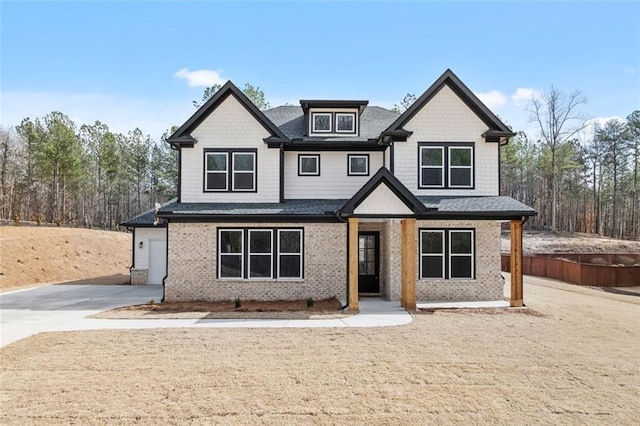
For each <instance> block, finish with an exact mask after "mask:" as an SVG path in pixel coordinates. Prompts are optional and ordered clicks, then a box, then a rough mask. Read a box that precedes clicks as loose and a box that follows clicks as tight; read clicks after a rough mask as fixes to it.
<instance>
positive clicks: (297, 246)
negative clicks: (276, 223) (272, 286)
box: [278, 229, 302, 278]
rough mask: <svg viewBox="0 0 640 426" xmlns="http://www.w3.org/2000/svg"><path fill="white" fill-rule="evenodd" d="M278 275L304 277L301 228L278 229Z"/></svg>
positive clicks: (281, 276)
mask: <svg viewBox="0 0 640 426" xmlns="http://www.w3.org/2000/svg"><path fill="white" fill-rule="evenodd" d="M278 277H280V278H302V230H301V229H278Z"/></svg>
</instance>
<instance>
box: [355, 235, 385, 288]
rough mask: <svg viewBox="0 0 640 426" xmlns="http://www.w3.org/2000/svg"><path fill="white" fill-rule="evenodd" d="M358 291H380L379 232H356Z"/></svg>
mask: <svg viewBox="0 0 640 426" xmlns="http://www.w3.org/2000/svg"><path fill="white" fill-rule="evenodd" d="M358 292H359V293H380V233H379V232H359V233H358Z"/></svg>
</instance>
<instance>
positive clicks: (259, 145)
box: [181, 96, 280, 203]
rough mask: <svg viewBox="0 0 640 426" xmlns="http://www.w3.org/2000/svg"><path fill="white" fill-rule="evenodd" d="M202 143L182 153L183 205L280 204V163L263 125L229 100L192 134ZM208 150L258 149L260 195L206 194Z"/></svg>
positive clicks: (232, 98)
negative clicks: (218, 203)
mask: <svg viewBox="0 0 640 426" xmlns="http://www.w3.org/2000/svg"><path fill="white" fill-rule="evenodd" d="M191 135H192V136H193V137H194V138H195V139H196V140H197V141H198V142H197V143H196V144H195V146H194V147H193V148H183V149H182V164H181V172H182V176H181V178H182V180H181V183H182V188H181V189H182V191H181V201H182V202H183V203H198V202H204V203H206V202H220V203H223V202H264V203H274V202H278V201H279V198H280V197H279V176H278V175H279V159H280V153H279V150H277V149H269V148H267V146H266V144H265V143H264V141H263V139H264V138H266V137H268V136H269V132H267V130H265V128H264V127H262V125H261V124H260V123H258V122H257V121H256V119H255V118H254V117H253V116H252V115H251V114H250V113H249V112H248V111H247V110H246V109H245V108H244V107H243V106H242V105H241V104H240V103H239V102H238V101H237V100H236V98H234V97H233V96H229V97H228V98H227V99H226V100H225V101H224V102H223V103H222V104H220V105H219V106H218V107H217V108H216V109H215V110H214V111H213V112H212V113H211V115H209V117H207V118H206V119H205V120H204V121H203V122H202V123H201V124H200V125H199V126H198V127H197V128H196V129H195V130H194V131H193V132H192V133H191ZM205 148H218V149H229V148H231V149H232V148H254V149H257V150H258V154H257V156H258V161H257V168H258V175H257V180H256V182H257V189H258V192H257V193H255V192H246V193H243V192H206V193H205V192H203V179H204V149H205Z"/></svg>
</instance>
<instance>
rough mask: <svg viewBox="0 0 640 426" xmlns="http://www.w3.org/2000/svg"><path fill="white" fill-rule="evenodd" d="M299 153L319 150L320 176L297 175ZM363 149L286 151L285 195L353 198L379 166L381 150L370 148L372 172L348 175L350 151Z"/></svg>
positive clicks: (287, 196) (370, 168)
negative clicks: (373, 150)
mask: <svg viewBox="0 0 640 426" xmlns="http://www.w3.org/2000/svg"><path fill="white" fill-rule="evenodd" d="M298 154H320V176H298ZM348 154H363V153H362V152H342V151H339V152H336V151H331V152H330V151H318V152H301V153H299V152H293V151H288V152H285V161H284V194H285V198H288V199H297V198H308V199H309V198H310V199H313V198H324V199H340V198H351V197H352V196H353V195H354V194H355V193H356V192H357V191H358V190H359V189H360V188H361V187H362V186H363V185H364V184H365V183H367V181H369V179H371V176H373V175H374V174H375V173H376V172H377V171H378V169H380V167H382V156H383V153H382V152H381V151H375V152H369V153H367V154H369V176H347V155H348Z"/></svg>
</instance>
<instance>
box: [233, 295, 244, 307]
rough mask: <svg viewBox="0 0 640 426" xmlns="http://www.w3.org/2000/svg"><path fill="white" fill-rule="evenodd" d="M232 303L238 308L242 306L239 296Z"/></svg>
mask: <svg viewBox="0 0 640 426" xmlns="http://www.w3.org/2000/svg"><path fill="white" fill-rule="evenodd" d="M234 305H235V307H236V309H238V308H239V307H240V306H242V302H241V301H240V298H239V297H236V300H235V301H234Z"/></svg>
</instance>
